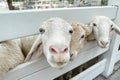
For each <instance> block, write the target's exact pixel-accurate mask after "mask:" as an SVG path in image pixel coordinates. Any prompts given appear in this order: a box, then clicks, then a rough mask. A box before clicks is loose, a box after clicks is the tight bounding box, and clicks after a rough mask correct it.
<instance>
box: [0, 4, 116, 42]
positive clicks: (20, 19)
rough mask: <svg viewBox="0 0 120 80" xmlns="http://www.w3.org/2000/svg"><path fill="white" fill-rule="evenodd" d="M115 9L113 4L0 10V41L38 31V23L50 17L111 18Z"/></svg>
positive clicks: (77, 18) (84, 19) (76, 18)
mask: <svg viewBox="0 0 120 80" xmlns="http://www.w3.org/2000/svg"><path fill="white" fill-rule="evenodd" d="M116 9H117V8H116V7H115V6H105V7H102V6H99V7H80V8H61V9H42V10H23V11H4V12H0V34H2V35H0V41H4V40H8V39H12V38H18V37H21V36H27V35H31V34H36V33H39V30H38V29H39V26H40V24H41V23H42V22H43V21H45V20H47V19H48V18H51V17H61V18H63V19H65V20H68V21H80V22H84V23H88V22H89V21H90V18H91V17H93V16H95V15H104V16H108V17H110V18H112V19H113V18H115V14H116ZM111 12H112V13H111Z"/></svg>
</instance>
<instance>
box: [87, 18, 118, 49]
mask: <svg viewBox="0 0 120 80" xmlns="http://www.w3.org/2000/svg"><path fill="white" fill-rule="evenodd" d="M89 26H90V27H91V28H92V31H93V33H92V34H91V35H90V36H89V37H88V40H92V39H96V40H97V43H98V45H99V46H100V47H102V48H105V47H107V45H108V42H109V38H110V37H109V36H110V33H111V32H112V31H115V32H116V33H117V34H119V35H120V28H119V27H118V26H117V25H116V24H115V23H114V22H113V21H111V20H110V19H109V18H108V17H106V16H95V17H94V18H93V19H92V21H91V22H90V24H89Z"/></svg>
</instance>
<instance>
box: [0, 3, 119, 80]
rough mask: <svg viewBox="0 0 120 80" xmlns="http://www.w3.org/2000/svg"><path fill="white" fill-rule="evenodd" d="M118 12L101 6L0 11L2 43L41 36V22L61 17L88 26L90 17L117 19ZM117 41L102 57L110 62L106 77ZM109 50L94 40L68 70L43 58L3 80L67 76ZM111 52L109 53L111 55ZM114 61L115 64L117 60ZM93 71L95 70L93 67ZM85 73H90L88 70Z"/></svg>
mask: <svg viewBox="0 0 120 80" xmlns="http://www.w3.org/2000/svg"><path fill="white" fill-rule="evenodd" d="M118 2H120V1H118ZM116 11H117V8H116V7H115V6H105V7H103V6H102V7H80V8H64V9H47V10H25V11H9V12H8V11H6V12H0V41H4V40H9V39H13V38H18V37H22V36H27V35H31V34H37V33H39V32H38V29H39V25H40V23H42V22H43V21H45V20H46V19H48V18H50V17H61V18H63V19H65V20H67V21H69V22H71V21H74V20H75V21H80V22H84V23H88V22H89V20H90V18H91V17H93V16H95V15H104V16H108V17H109V18H111V19H114V18H115V16H116ZM116 40H117V39H116V38H115V40H114V39H113V40H112V46H111V47H110V49H109V51H108V52H107V53H105V55H104V56H103V57H104V58H106V60H107V66H110V67H108V69H107V66H106V69H105V74H106V73H107V74H108V73H110V72H109V70H110V68H111V58H112V59H113V55H112V54H111V53H112V52H113V50H114V49H115V47H114V45H116V44H117V43H115V44H114V42H115V41H116ZM107 50H108V48H106V49H103V48H100V47H98V46H97V44H96V42H95V41H93V42H90V43H88V44H87V45H86V47H85V48H84V49H83V50H81V52H80V54H79V55H78V57H77V58H76V59H75V60H74V61H72V62H70V63H69V64H68V65H67V66H66V67H65V68H63V69H61V70H58V69H54V68H52V67H50V66H49V64H48V63H47V61H46V60H44V59H42V60H37V61H35V62H30V63H25V64H22V65H20V66H18V67H16V68H15V69H13V70H11V71H10V72H8V74H6V76H4V77H3V78H2V79H1V80H41V79H42V80H52V79H54V78H56V77H58V76H60V75H62V74H64V73H66V72H67V71H70V70H71V69H73V68H75V67H77V66H79V65H81V64H83V63H85V62H87V61H89V60H91V59H93V58H94V57H96V56H99V55H101V54H103V53H104V52H106V51H107ZM109 52H110V54H108V53H109ZM107 56H108V57H107ZM112 61H114V59H113V60H112ZM109 63H110V65H109ZM112 63H113V62H112ZM98 64H99V63H98ZM101 65H102V63H101ZM113 65H114V64H113ZM112 67H114V66H112ZM93 68H95V67H94V66H93ZM93 68H92V69H93ZM90 69H91V68H90ZM98 69H100V70H101V71H102V70H103V68H102V66H101V67H98ZM96 70H97V69H96ZM100 70H98V72H95V74H98V73H100V72H99V71H100ZM85 72H86V74H87V71H85ZM85 72H83V73H82V74H84V75H83V76H85V75H86V74H85ZM88 72H89V69H88ZM95 76H96V75H95ZM95 76H94V77H95ZM81 77H82V76H81ZM91 77H93V76H91Z"/></svg>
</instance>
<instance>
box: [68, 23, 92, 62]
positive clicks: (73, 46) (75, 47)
mask: <svg viewBox="0 0 120 80" xmlns="http://www.w3.org/2000/svg"><path fill="white" fill-rule="evenodd" d="M71 26H72V28H73V34H72V37H71V42H70V53H71V60H73V59H74V58H75V57H76V56H77V54H78V52H79V51H80V49H82V48H83V47H84V44H85V42H86V39H85V38H86V37H87V36H88V35H89V34H90V33H91V32H92V30H91V28H89V27H87V26H86V25H85V24H83V23H79V22H72V23H71Z"/></svg>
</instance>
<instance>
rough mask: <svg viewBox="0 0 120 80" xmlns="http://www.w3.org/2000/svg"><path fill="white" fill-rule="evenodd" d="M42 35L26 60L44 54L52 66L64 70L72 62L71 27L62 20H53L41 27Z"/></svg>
mask: <svg viewBox="0 0 120 80" xmlns="http://www.w3.org/2000/svg"><path fill="white" fill-rule="evenodd" d="M39 31H40V34H39V35H38V37H37V39H36V40H35V42H34V43H33V46H32V47H31V50H30V51H29V53H28V55H27V57H26V60H25V61H29V60H32V59H35V58H37V57H38V56H40V55H41V54H42V53H43V54H44V55H45V57H46V59H47V61H48V63H49V64H50V66H52V67H54V68H63V67H64V66H65V65H67V64H68V63H69V60H70V53H69V52H70V46H69V45H70V40H71V35H72V33H73V29H72V27H71V25H70V24H69V23H68V22H66V21H65V20H63V19H61V18H57V17H56V18H51V19H48V20H47V21H45V22H43V24H42V25H41V26H40V29H39Z"/></svg>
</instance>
